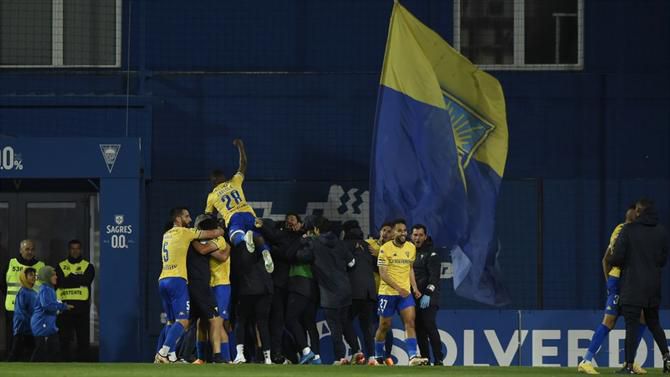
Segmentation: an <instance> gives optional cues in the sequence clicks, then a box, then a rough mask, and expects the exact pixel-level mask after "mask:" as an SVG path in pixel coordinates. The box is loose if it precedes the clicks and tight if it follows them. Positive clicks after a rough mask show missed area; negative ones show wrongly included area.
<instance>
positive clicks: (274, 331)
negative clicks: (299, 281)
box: [270, 286, 288, 358]
mask: <svg viewBox="0 0 670 377" xmlns="http://www.w3.org/2000/svg"><path fill="white" fill-rule="evenodd" d="M287 299H288V291H287V290H286V288H283V287H277V286H275V289H274V294H273V295H272V309H271V311H270V338H271V339H272V340H271V344H270V351H271V352H272V357H273V358H274V357H278V356H280V355H283V354H284V353H283V352H282V339H283V336H284V326H285V322H286V300H287Z"/></svg>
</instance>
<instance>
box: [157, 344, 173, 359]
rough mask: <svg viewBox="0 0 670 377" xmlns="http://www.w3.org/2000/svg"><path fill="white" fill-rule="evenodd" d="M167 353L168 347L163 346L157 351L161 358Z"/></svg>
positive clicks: (168, 351)
mask: <svg viewBox="0 0 670 377" xmlns="http://www.w3.org/2000/svg"><path fill="white" fill-rule="evenodd" d="M168 353H170V347H168V346H163V347H161V349H160V350H158V354H159V355H161V356H163V357H167V355H168Z"/></svg>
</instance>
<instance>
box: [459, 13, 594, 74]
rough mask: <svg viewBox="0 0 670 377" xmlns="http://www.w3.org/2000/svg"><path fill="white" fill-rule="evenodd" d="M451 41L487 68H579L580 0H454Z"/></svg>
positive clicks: (469, 57) (581, 58) (580, 38)
mask: <svg viewBox="0 0 670 377" xmlns="http://www.w3.org/2000/svg"><path fill="white" fill-rule="evenodd" d="M454 45H455V47H456V49H457V50H459V51H461V53H462V54H463V55H465V56H466V57H467V58H468V59H470V60H471V61H472V62H473V63H475V64H478V65H480V66H482V68H485V69H527V70H570V69H574V70H580V69H582V67H583V0H454Z"/></svg>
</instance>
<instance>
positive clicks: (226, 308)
mask: <svg viewBox="0 0 670 377" xmlns="http://www.w3.org/2000/svg"><path fill="white" fill-rule="evenodd" d="M212 292H214V297H215V298H216V307H217V308H218V309H219V315H220V316H221V318H223V319H225V320H228V319H230V284H221V285H217V286H214V287H212Z"/></svg>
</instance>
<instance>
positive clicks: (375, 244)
mask: <svg viewBox="0 0 670 377" xmlns="http://www.w3.org/2000/svg"><path fill="white" fill-rule="evenodd" d="M365 242H367V243H368V245H370V247H372V249H374V250H375V252H376V253H377V255H379V249H381V247H382V245H380V244H379V241H378V240H376V239H374V238H368V239H367V240H365ZM374 275H375V287H377V292H379V282H380V281H381V278H380V277H379V273H378V272H377V271H375V272H374Z"/></svg>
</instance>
